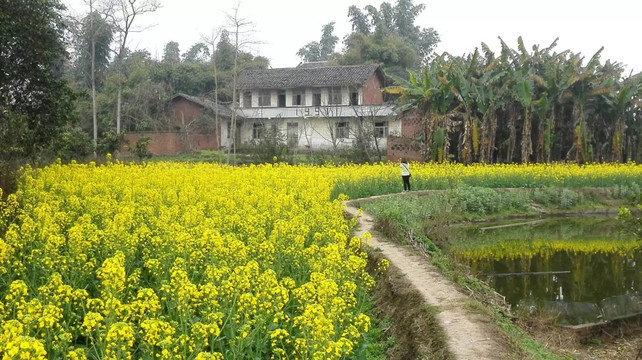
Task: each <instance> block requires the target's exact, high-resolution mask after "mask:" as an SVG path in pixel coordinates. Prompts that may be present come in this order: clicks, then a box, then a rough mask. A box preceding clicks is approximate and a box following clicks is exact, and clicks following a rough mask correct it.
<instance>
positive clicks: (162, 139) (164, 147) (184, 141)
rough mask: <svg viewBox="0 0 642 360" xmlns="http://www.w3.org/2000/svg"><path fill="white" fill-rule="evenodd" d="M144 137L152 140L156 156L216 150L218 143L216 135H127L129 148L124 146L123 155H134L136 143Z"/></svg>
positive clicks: (148, 133)
mask: <svg viewBox="0 0 642 360" xmlns="http://www.w3.org/2000/svg"><path fill="white" fill-rule="evenodd" d="M143 137H148V138H150V139H151V141H150V143H149V147H148V148H147V150H149V151H150V152H151V153H152V154H154V155H176V154H179V153H182V152H188V151H196V150H216V149H218V142H217V141H216V136H215V135H214V134H190V135H189V136H188V135H187V134H185V133H178V132H142V133H128V134H125V140H126V141H127V142H129V146H127V145H123V147H122V148H121V153H123V154H124V155H125V156H127V155H130V154H132V153H133V149H134V147H135V146H136V142H137V141H138V140H139V139H140V138H143Z"/></svg>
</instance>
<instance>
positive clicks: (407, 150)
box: [388, 136, 421, 162]
mask: <svg viewBox="0 0 642 360" xmlns="http://www.w3.org/2000/svg"><path fill="white" fill-rule="evenodd" d="M401 158H406V159H407V160H408V161H421V144H420V143H419V142H417V141H415V140H413V139H408V138H404V137H397V136H388V161H392V162H398V161H399V159H401Z"/></svg>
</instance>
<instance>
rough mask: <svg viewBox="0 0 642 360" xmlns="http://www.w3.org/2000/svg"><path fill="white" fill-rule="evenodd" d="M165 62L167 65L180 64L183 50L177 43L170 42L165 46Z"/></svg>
mask: <svg viewBox="0 0 642 360" xmlns="http://www.w3.org/2000/svg"><path fill="white" fill-rule="evenodd" d="M163 62H164V63H167V64H174V65H176V64H178V63H180V62H181V50H180V49H179V47H178V43H177V42H176V41H170V42H168V43H167V44H165V50H164V51H163Z"/></svg>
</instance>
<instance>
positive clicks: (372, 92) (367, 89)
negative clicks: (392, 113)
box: [361, 74, 383, 105]
mask: <svg viewBox="0 0 642 360" xmlns="http://www.w3.org/2000/svg"><path fill="white" fill-rule="evenodd" d="M361 92H362V95H361V101H362V105H381V104H383V93H382V92H381V81H379V77H377V75H376V74H372V75H370V79H368V81H367V82H366V84H365V85H364V86H363V87H362V88H361Z"/></svg>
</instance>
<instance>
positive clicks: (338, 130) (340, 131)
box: [335, 121, 350, 139]
mask: <svg viewBox="0 0 642 360" xmlns="http://www.w3.org/2000/svg"><path fill="white" fill-rule="evenodd" d="M335 135H336V138H337V139H349V138H350V124H349V123H348V122H347V121H337V122H336V123H335Z"/></svg>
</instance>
